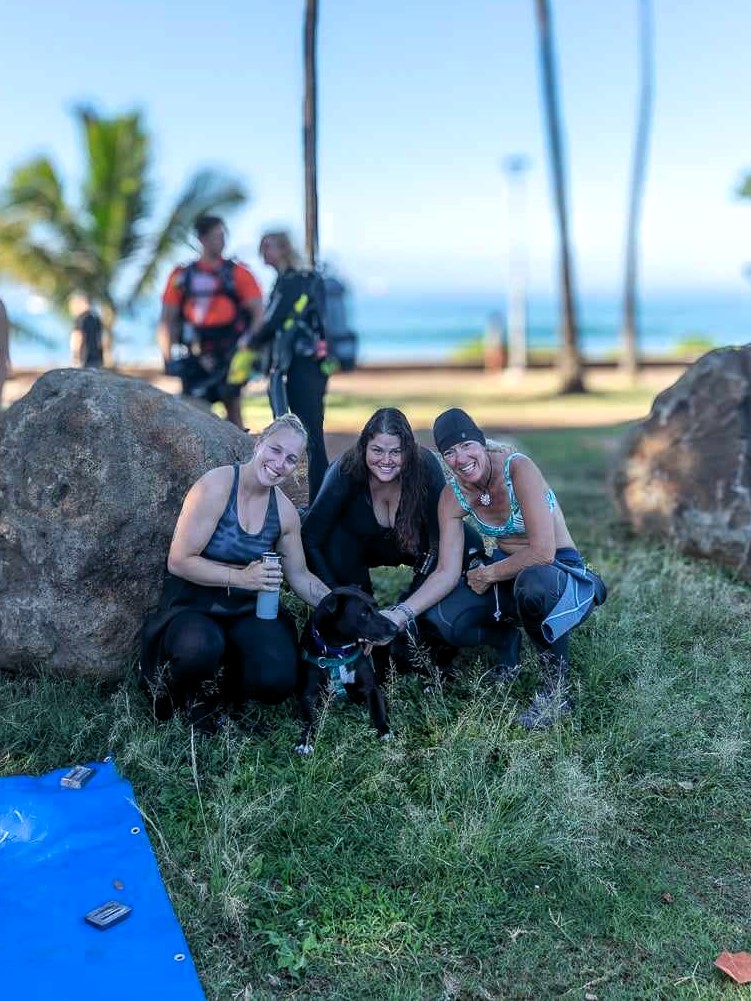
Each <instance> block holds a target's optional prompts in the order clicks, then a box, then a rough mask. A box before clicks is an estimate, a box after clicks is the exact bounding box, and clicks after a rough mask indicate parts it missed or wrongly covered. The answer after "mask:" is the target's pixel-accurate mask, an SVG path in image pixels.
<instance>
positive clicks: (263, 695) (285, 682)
mask: <svg viewBox="0 0 751 1001" xmlns="http://www.w3.org/2000/svg"><path fill="white" fill-rule="evenodd" d="M163 655H164V659H165V660H167V661H169V664H170V669H169V673H168V676H167V678H166V679H165V682H166V687H167V689H168V691H169V695H170V696H171V701H172V705H173V706H185V705H187V704H189V703H190V702H192V701H194V700H196V699H200V700H201V701H203V702H205V703H207V704H209V705H211V704H214V705H215V704H218V703H219V702H231V703H233V704H234V705H235V706H237V707H241V706H242V705H243V704H244V703H245V702H247V701H248V700H249V699H254V700H255V701H257V702H265V703H267V704H269V705H274V704H276V703H278V702H283V701H284V699H286V698H288V697H289V696H290V695H292V694H293V693H294V691H295V688H296V686H297V630H296V629H295V624H294V622H293V620H292V617H291V616H290V615H289V613H288V612H286V611H285V610H284V609H282V608H280V609H279V616H278V617H277V618H276V619H259V618H256V616H255V615H245V616H243V617H239V618H235V619H227V620H225V621H220V620H217V619H214V618H211V616H209V615H204V614H202V613H201V612H191V611H185V612H180V613H179V614H178V615H176V616H175V618H174V619H173V620H172V621H171V622H170V624H169V625H168V626H167V629H166V631H165V634H164V645H163Z"/></svg>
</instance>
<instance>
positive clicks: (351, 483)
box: [302, 407, 482, 659]
mask: <svg viewBox="0 0 751 1001" xmlns="http://www.w3.org/2000/svg"><path fill="white" fill-rule="evenodd" d="M445 484H446V479H445V477H444V475H443V471H442V469H441V464H440V462H439V461H438V459H437V458H436V456H435V455H434V454H433V453H432V452H431V451H429V450H428V449H427V448H423V447H422V446H421V445H418V443H417V441H416V440H415V436H414V432H413V431H412V428H411V427H410V424H409V421H408V420H407V418H406V417H405V416H404V414H403V413H402V412H401V410H397V409H396V408H394V407H382V408H381V409H380V410H376V412H375V413H374V414H373V416H372V417H371V418H370V419H369V420H368V422H367V423H366V425H365V427H364V428H363V429H362V431H361V432H360V435H359V437H358V439H357V441H356V442H355V444H354V445H353V446H352V447H351V448H350V449H349V450H348V451H347V452H345V453H344V455H342V456H341V457H340V458H338V459H336V460H335V461H334V462H333V463H332V464H331V466H329V469H328V471H327V473H326V476H325V478H324V481H323V484H322V486H321V489H320V490H319V492H318V496H317V497H316V499H315V501H314V502H313V504H312V505H311V507H310V509H309V510H308V513H307V515H306V516H305V518H304V520H303V527H302V539H303V547H304V549H305V555H306V559H307V561H308V565H309V566H310V568H311V570H312V571H313V573H315V574H317V575H318V577H320V579H321V580H322V581H323V582H324V583H325V584H328V586H329V587H336V586H338V585H345V584H355V585H357V586H358V587H361V588H363V590H365V591H367V592H368V593H369V594H372V593H373V583H372V580H371V577H370V570H371V569H372V568H374V567H383V566H387V567H395V566H401V565H406V566H408V567H411V568H412V570H413V577H412V582H411V585H410V587H409V588H408V590H407V592H406V593H407V594H409V593H411V592H412V591H413V590H415V589H416V588H417V587H419V586H420V584H421V583H422V582H423V581H424V580H425V578H426V577H427V575H428V574H429V573H430V572H431V571H432V570H433V568H434V566H435V563H436V560H437V556H438V538H439V530H438V498H439V497H440V495H441V491H442V490H443V488H444V486H445ZM481 550H482V540H481V539H480V536H479V535H478V534H477V532H475V531H474V530H473V529H471V528H469V527H468V528H467V530H466V532H465V536H464V554H465V560H468V559H470V558H471V555H472V553H474V552H479V551H481ZM423 638H424V639H427V640H429V639H430V637H429V635H423ZM454 652H455V650H452V651H451V652H449V651H448V650H446V651H444V656H445V658H446V659H448V658H449V657H451V656H453V653H454Z"/></svg>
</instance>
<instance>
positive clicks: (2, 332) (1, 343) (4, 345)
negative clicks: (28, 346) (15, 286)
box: [0, 299, 11, 404]
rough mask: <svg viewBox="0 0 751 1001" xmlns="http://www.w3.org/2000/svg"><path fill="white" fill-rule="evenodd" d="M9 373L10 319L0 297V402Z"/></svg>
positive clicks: (0, 401) (0, 402)
mask: <svg viewBox="0 0 751 1001" xmlns="http://www.w3.org/2000/svg"><path fill="white" fill-rule="evenodd" d="M10 373H11V368H10V321H9V320H8V313H7V311H6V309H5V303H4V302H3V300H2V299H0V404H2V402H3V386H4V385H5V380H6V379H7V378H8V376H9V375H10Z"/></svg>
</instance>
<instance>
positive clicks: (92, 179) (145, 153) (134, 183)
mask: <svg viewBox="0 0 751 1001" xmlns="http://www.w3.org/2000/svg"><path fill="white" fill-rule="evenodd" d="M76 114H77V116H78V119H79V122H80V124H81V126H82V129H83V134H84V143H85V147H86V150H87V170H88V175H87V177H86V180H85V182H84V203H85V206H86V210H87V212H88V213H89V215H90V217H91V226H92V234H91V235H92V242H93V243H94V245H95V246H96V248H97V251H98V253H99V256H100V259H101V262H102V267H103V270H104V271H105V272H106V273H107V274H108V275H110V276H111V275H113V274H114V273H115V271H116V269H117V268H118V267H119V265H121V264H122V263H124V262H127V261H129V260H130V259H131V258H132V257H133V256H134V255H135V254H137V252H138V251H139V250H140V248H141V247H142V245H143V240H144V232H143V224H144V222H145V220H146V219H147V218H148V216H149V214H150V213H151V211H152V207H153V205H152V202H153V193H152V189H151V185H150V184H149V183H148V179H147V175H148V170H149V166H150V149H149V146H150V143H149V138H148V136H147V134H146V132H145V130H144V127H143V122H142V119H141V116H140V114H138V113H137V112H133V113H131V114H126V115H118V116H116V117H114V118H103V117H101V116H100V115H98V114H97V113H96V112H95V111H93V110H92V109H91V108H87V107H80V108H78V109H77V111H76Z"/></svg>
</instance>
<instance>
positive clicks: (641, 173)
mask: <svg viewBox="0 0 751 1001" xmlns="http://www.w3.org/2000/svg"><path fill="white" fill-rule="evenodd" d="M638 9H639V57H640V58H639V64H640V90H639V110H638V119H637V125H636V140H635V143H634V157H633V162H632V171H631V194H630V198H629V207H628V224H627V230H626V268H625V274H624V281H623V326H622V329H621V339H622V342H623V357H622V360H621V367H622V368H623V370H624V371H625V372H627V373H628V375H629V376H630V378H631V379H632V380H634V379H635V378H636V375H637V373H638V371H639V346H638V342H639V320H638V316H637V305H638V303H637V298H638V271H639V260H638V258H639V221H640V219H641V207H642V202H643V199H644V178H645V175H646V170H647V154H648V152H649V135H650V129H651V124H652V101H653V94H652V92H653V78H654V36H653V30H652V5H651V2H650V0H638Z"/></svg>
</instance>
